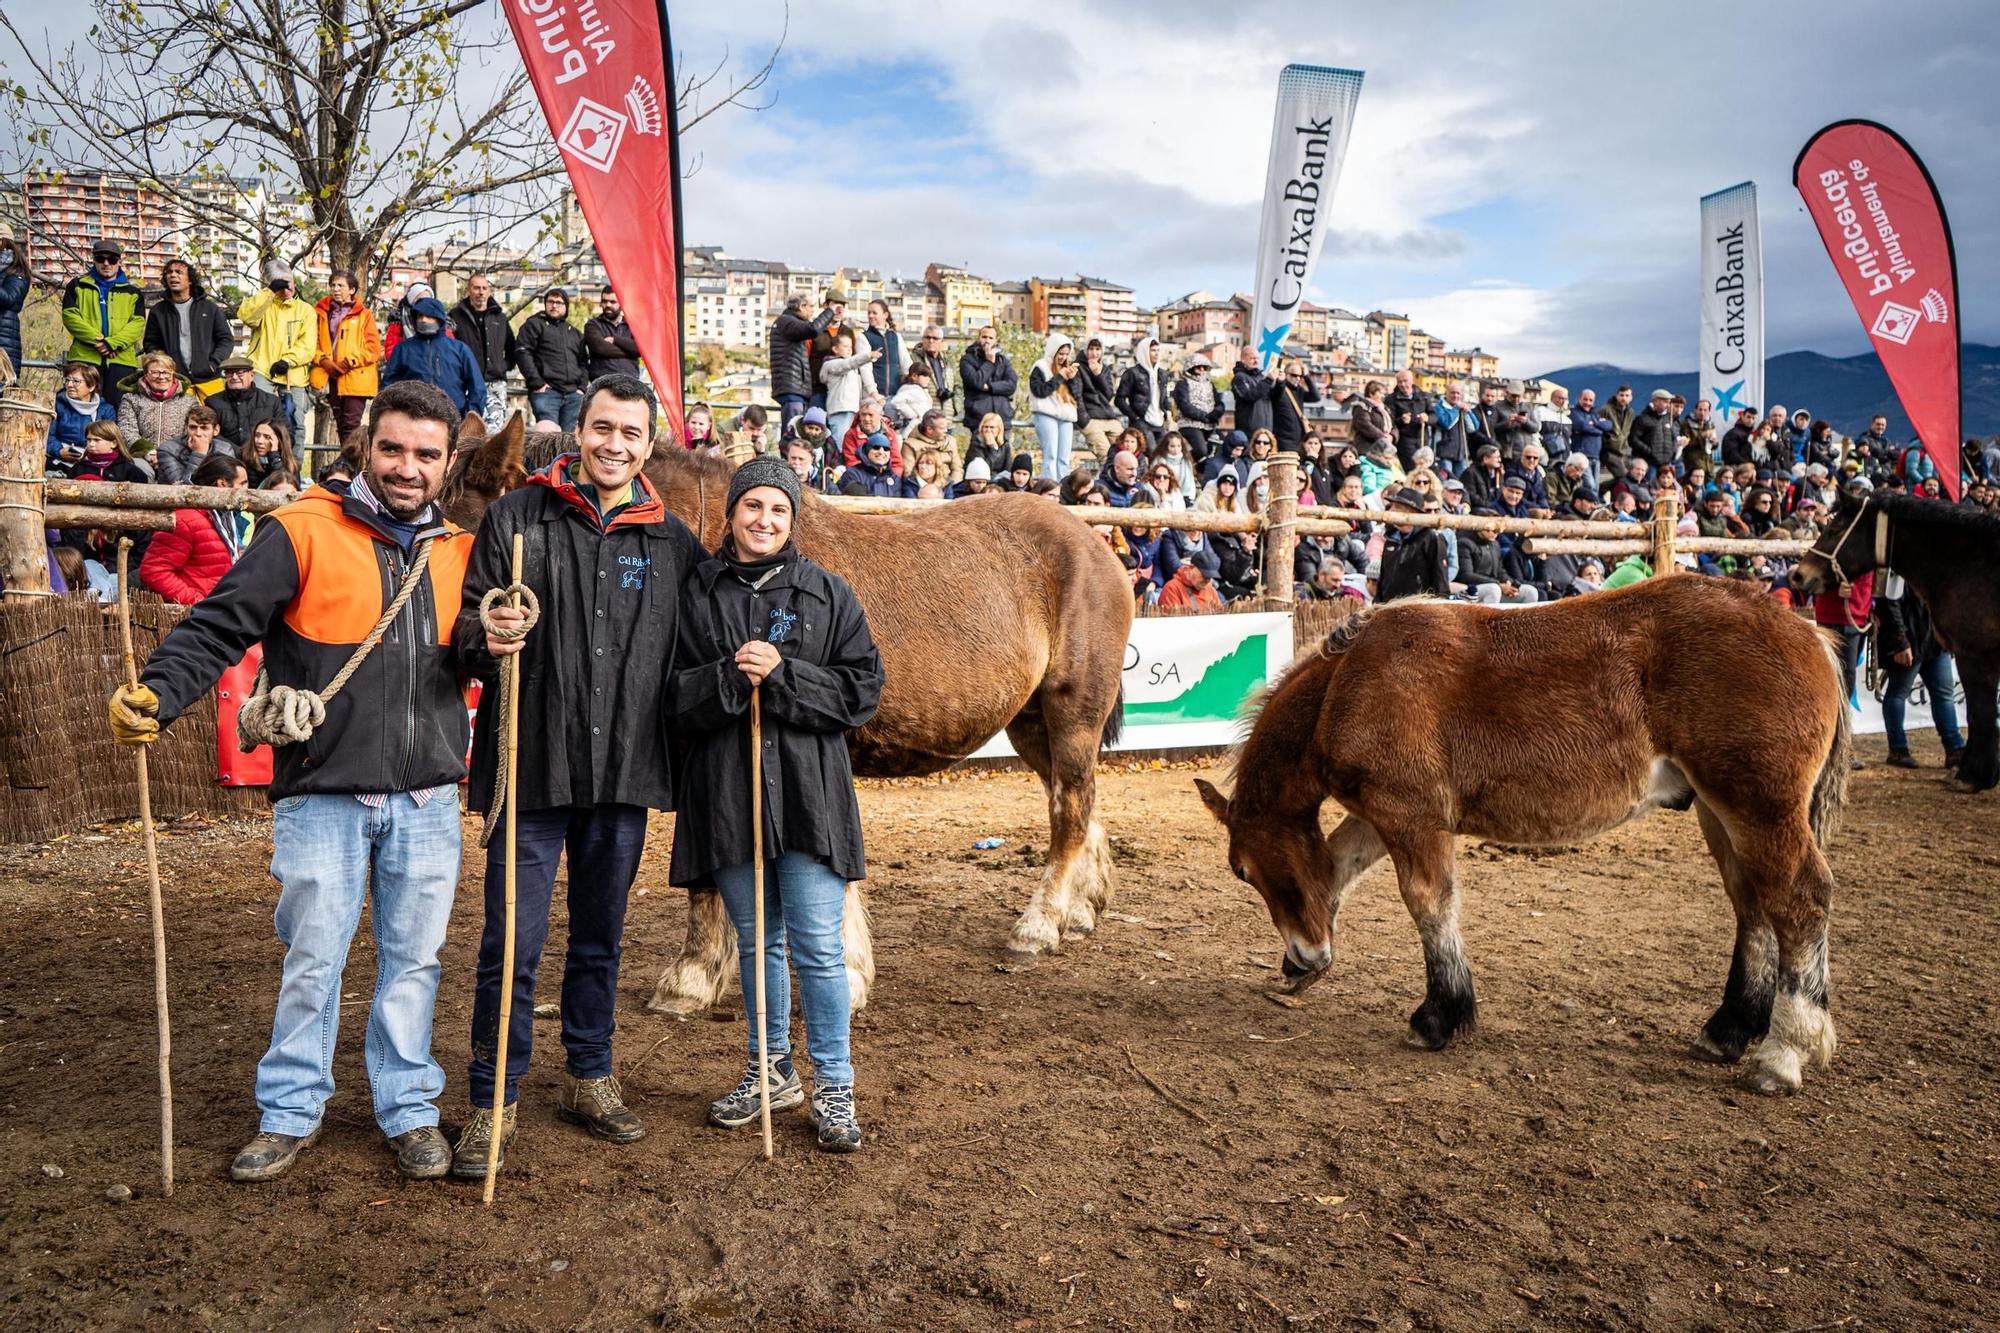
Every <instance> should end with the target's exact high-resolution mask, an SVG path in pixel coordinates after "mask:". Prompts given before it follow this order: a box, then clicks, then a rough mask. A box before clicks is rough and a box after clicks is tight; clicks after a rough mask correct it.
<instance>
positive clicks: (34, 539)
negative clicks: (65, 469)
mask: <svg viewBox="0 0 2000 1333" xmlns="http://www.w3.org/2000/svg"><path fill="white" fill-rule="evenodd" d="M14 393H15V394H16V395H20V394H21V393H22V391H21V388H20V386H19V385H16V386H15V388H14ZM52 415H53V412H52V410H51V409H49V408H46V407H41V406H38V405H37V404H35V403H33V402H29V401H28V400H27V399H26V398H25V397H21V396H15V397H9V398H6V399H0V585H4V586H5V588H6V593H5V599H6V600H8V601H25V600H27V599H28V598H30V597H33V596H35V595H37V594H42V595H46V594H47V593H48V592H49V591H50V589H49V545H48V537H47V534H46V528H45V524H46V522H47V520H46V519H45V518H44V517H43V514H42V481H41V477H42V469H43V468H44V467H46V466H47V462H48V454H47V450H46V443H45V442H46V441H47V439H48V434H49V418H50V417H51V416H52Z"/></svg>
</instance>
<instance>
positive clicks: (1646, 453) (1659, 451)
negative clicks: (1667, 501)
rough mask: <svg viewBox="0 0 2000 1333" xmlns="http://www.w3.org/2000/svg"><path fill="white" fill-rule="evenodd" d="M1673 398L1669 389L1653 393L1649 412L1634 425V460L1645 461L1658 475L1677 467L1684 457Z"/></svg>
mask: <svg viewBox="0 0 2000 1333" xmlns="http://www.w3.org/2000/svg"><path fill="white" fill-rule="evenodd" d="M1673 397H1674V396H1673V395H1672V394H1670V393H1668V392H1667V391H1666V390H1665V389H1655V390H1653V399H1652V401H1651V402H1649V403H1647V404H1646V410H1645V411H1643V412H1641V413H1640V414H1639V417H1638V420H1636V421H1634V422H1633V423H1632V436H1631V440H1630V445H1631V449H1632V455H1631V456H1632V457H1634V458H1643V459H1645V460H1646V462H1647V463H1649V464H1651V465H1652V468H1653V470H1654V471H1655V472H1658V471H1660V470H1662V469H1665V468H1671V467H1672V466H1673V465H1674V459H1675V456H1676V455H1678V454H1679V453H1680V424H1679V423H1678V422H1677V421H1675V420H1674V411H1673Z"/></svg>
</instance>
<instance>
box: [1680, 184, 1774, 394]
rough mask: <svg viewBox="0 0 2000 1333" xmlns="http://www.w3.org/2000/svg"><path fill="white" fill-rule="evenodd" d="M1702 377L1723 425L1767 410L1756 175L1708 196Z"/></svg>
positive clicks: (1704, 206)
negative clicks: (1739, 412)
mask: <svg viewBox="0 0 2000 1333" xmlns="http://www.w3.org/2000/svg"><path fill="white" fill-rule="evenodd" d="M1700 364H1701V383H1700V385H1699V386H1698V387H1697V389H1696V396H1697V397H1700V398H1706V399H1708V401H1709V403H1710V405H1711V408H1712V412H1713V415H1714V417H1715V419H1716V423H1717V430H1718V432H1720V431H1723V430H1727V429H1728V428H1729V427H1730V426H1731V425H1732V424H1734V422H1735V420H1736V409H1737V408H1739V407H1754V408H1756V409H1757V410H1758V411H1760V412H1761V411H1764V410H1766V409H1767V408H1769V407H1770V404H1769V403H1766V402H1765V401H1764V246H1763V240H1762V237H1761V234H1760V233H1759V231H1758V228H1757V186H1756V185H1755V184H1754V183H1753V182H1751V181H1745V182H1743V184H1741V185H1732V186H1730V187H1729V188H1728V189H1726V190H1718V191H1716V192H1715V193H1714V194H1706V195H1703V196H1702V198H1701V363H1700Z"/></svg>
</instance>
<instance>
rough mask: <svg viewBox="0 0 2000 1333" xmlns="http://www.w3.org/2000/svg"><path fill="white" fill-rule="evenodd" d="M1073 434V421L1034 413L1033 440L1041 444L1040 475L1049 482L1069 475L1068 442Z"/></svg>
mask: <svg viewBox="0 0 2000 1333" xmlns="http://www.w3.org/2000/svg"><path fill="white" fill-rule="evenodd" d="M1075 433H1076V423H1075V422H1074V421H1063V420H1060V419H1058V418H1056V417H1051V416H1045V415H1043V414H1042V413H1040V412H1037V413H1035V438H1036V439H1038V440H1040V441H1041V442H1042V475H1043V476H1045V477H1047V478H1049V480H1051V481H1061V480H1062V479H1063V478H1064V477H1067V476H1068V475H1069V442H1070V437H1071V436H1073V435H1074V434H1075ZM1099 461H1102V460H1099Z"/></svg>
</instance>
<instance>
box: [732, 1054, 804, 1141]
mask: <svg viewBox="0 0 2000 1333" xmlns="http://www.w3.org/2000/svg"><path fill="white" fill-rule="evenodd" d="M805 1099H806V1090H805V1089H804V1088H802V1087H800V1086H799V1071H798V1070H796V1069H794V1068H793V1067H792V1057H791V1056H789V1055H777V1056H773V1057H771V1110H772V1112H773V1113H774V1114H775V1113H776V1112H779V1111H789V1110H791V1109H792V1108H793V1107H794V1106H797V1105H798V1104H799V1103H800V1102H802V1101H804V1100H805ZM759 1110H760V1108H759V1106H758V1103H757V1062H756V1060H755V1059H752V1060H751V1061H750V1065H749V1068H747V1069H746V1070H745V1071H744V1073H743V1081H742V1082H741V1083H738V1084H737V1085H736V1089H735V1091H733V1092H730V1093H729V1094H727V1095H726V1096H724V1097H722V1098H720V1099H718V1100H716V1101H713V1102H710V1103H709V1104H708V1123H709V1124H711V1125H714V1126H715V1127H716V1128H717V1129H741V1128H742V1127H743V1126H745V1125H747V1124H749V1123H750V1122H751V1121H752V1120H755V1119H757V1118H758V1113H759Z"/></svg>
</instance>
